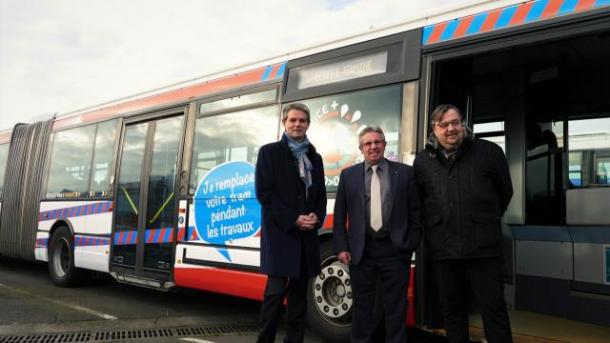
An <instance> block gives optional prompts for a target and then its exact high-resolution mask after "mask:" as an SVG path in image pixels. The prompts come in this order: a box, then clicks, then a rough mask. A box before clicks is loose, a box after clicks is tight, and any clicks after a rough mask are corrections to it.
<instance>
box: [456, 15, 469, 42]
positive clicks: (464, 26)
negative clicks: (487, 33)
mask: <svg viewBox="0 0 610 343" xmlns="http://www.w3.org/2000/svg"><path fill="white" fill-rule="evenodd" d="M473 18H474V16H472V15H471V16H468V17H466V18H462V20H460V24H459V25H458V27H457V28H456V29H455V32H454V33H453V38H459V37H462V36H464V35H465V34H466V31H467V30H468V28H469V27H470V23H472V19H473Z"/></svg>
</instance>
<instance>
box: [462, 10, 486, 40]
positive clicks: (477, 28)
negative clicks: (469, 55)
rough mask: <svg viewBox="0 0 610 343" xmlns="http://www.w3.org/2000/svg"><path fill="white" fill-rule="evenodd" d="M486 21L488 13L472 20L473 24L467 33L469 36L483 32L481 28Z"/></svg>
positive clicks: (478, 15)
mask: <svg viewBox="0 0 610 343" xmlns="http://www.w3.org/2000/svg"><path fill="white" fill-rule="evenodd" d="M485 19H487V13H481V14H477V15H475V16H474V18H472V22H471V23H470V26H469V27H468V30H467V31H466V34H467V35H472V34H475V33H479V32H481V27H482V26H483V24H484V23H485Z"/></svg>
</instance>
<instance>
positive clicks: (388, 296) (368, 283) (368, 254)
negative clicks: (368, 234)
mask: <svg viewBox="0 0 610 343" xmlns="http://www.w3.org/2000/svg"><path fill="white" fill-rule="evenodd" d="M409 265H410V263H409V261H407V260H406V259H404V258H402V257H401V256H400V255H399V254H398V251H397V250H396V248H395V247H394V246H393V245H392V241H391V240H390V239H389V238H387V239H384V240H380V241H374V240H367V241H366V243H365V245H364V253H363V255H362V260H361V261H360V264H358V265H357V266H356V265H351V266H350V275H351V279H352V292H353V295H354V307H353V312H352V337H351V339H352V343H370V342H373V334H374V331H375V329H376V328H377V324H378V322H377V321H376V320H375V313H374V312H375V296H376V291H377V290H378V289H379V290H380V292H381V295H380V297H379V298H380V299H381V301H382V303H383V309H384V315H385V336H386V342H395V343H405V342H406V339H407V328H406V316H407V286H408V284H409ZM377 282H380V283H381V284H380V285H379V287H377Z"/></svg>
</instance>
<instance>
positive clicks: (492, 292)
mask: <svg viewBox="0 0 610 343" xmlns="http://www.w3.org/2000/svg"><path fill="white" fill-rule="evenodd" d="M435 271H436V280H437V283H438V287H439V295H440V302H441V306H442V308H443V317H444V320H445V328H446V330H447V338H448V339H449V342H450V343H458V342H459V343H467V342H469V333H468V308H469V304H468V295H469V292H470V291H471V290H472V291H474V299H475V301H476V304H477V307H478V309H479V311H480V312H481V317H482V318H483V327H484V331H485V338H487V341H488V342H490V343H500V342H505V343H508V342H512V335H511V330H510V321H509V318H508V311H507V310H506V303H505V301H504V283H503V280H502V260H501V259H500V258H479V259H463V260H447V261H436V262H435Z"/></svg>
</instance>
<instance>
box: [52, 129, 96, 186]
mask: <svg viewBox="0 0 610 343" xmlns="http://www.w3.org/2000/svg"><path fill="white" fill-rule="evenodd" d="M95 127H96V126H95V125H88V126H83V127H78V128H75V129H70V130H65V131H59V132H56V133H54V134H53V148H52V151H51V166H50V170H49V181H48V184H47V198H63V197H81V196H86V195H87V194H88V192H89V174H90V169H91V156H92V154H93V143H94V139H95Z"/></svg>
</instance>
